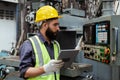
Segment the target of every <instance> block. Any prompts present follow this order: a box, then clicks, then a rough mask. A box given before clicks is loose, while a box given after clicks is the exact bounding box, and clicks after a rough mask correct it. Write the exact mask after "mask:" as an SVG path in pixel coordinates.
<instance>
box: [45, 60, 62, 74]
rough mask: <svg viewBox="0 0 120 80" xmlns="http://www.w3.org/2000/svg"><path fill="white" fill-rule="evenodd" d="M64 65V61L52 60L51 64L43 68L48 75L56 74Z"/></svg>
mask: <svg viewBox="0 0 120 80" xmlns="http://www.w3.org/2000/svg"><path fill="white" fill-rule="evenodd" d="M63 64H64V62H63V61H62V60H50V61H49V63H47V64H45V65H44V66H43V68H44V71H45V72H46V73H47V72H56V71H58V70H59V69H60V68H61V67H62V66H63Z"/></svg>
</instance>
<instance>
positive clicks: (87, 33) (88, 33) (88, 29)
mask: <svg viewBox="0 0 120 80" xmlns="http://www.w3.org/2000/svg"><path fill="white" fill-rule="evenodd" d="M83 40H84V43H86V44H94V43H95V25H94V24H88V25H84V26H83Z"/></svg>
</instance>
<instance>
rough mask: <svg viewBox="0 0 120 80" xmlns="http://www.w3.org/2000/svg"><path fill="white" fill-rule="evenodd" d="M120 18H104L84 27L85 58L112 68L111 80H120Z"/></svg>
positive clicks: (88, 22)
mask: <svg viewBox="0 0 120 80" xmlns="http://www.w3.org/2000/svg"><path fill="white" fill-rule="evenodd" d="M119 20H120V16H119V15H112V16H102V17H99V18H95V19H91V20H89V21H87V22H86V24H85V25H84V26H83V42H84V47H83V48H82V49H83V51H84V57H85V58H87V59H91V60H94V61H97V62H101V63H103V64H106V65H108V66H110V67H111V68H110V70H111V73H110V74H111V75H112V76H109V77H110V80H120V72H119V69H120V67H119V66H120V42H119V40H120V22H119Z"/></svg>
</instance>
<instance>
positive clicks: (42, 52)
mask: <svg viewBox="0 0 120 80" xmlns="http://www.w3.org/2000/svg"><path fill="white" fill-rule="evenodd" d="M29 40H30V41H31V43H32V46H33V50H34V54H35V58H36V60H35V61H36V64H35V67H39V66H43V65H44V64H47V63H48V62H49V61H50V56H49V53H48V51H47V49H46V47H45V45H44V43H42V42H41V41H40V39H39V37H38V36H33V37H31V38H29ZM53 47H54V57H55V59H57V57H58V53H59V51H60V47H59V44H58V42H57V41H54V42H53ZM56 75H57V80H59V76H60V75H59V72H57V74H56ZM28 80H54V72H50V73H44V74H42V75H40V76H37V77H34V78H29V79H28Z"/></svg>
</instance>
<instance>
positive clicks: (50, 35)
mask: <svg viewBox="0 0 120 80" xmlns="http://www.w3.org/2000/svg"><path fill="white" fill-rule="evenodd" d="M57 33H58V31H56V32H53V31H52V30H51V29H50V28H49V27H48V29H47V30H46V36H47V37H48V39H49V40H56V37H57Z"/></svg>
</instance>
